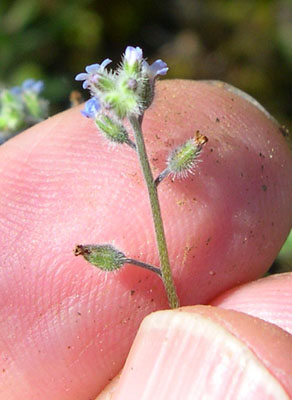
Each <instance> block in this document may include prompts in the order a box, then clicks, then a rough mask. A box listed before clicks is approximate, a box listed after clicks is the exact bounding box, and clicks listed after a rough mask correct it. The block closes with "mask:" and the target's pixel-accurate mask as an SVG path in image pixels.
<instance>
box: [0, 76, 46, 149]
mask: <svg viewBox="0 0 292 400" xmlns="http://www.w3.org/2000/svg"><path fill="white" fill-rule="evenodd" d="M42 90H43V82H42V81H36V80H34V79H26V80H25V81H24V82H23V83H22V85H21V86H14V87H13V88H11V89H3V90H0V144H2V143H3V142H5V141H6V140H8V139H9V138H10V137H12V136H14V135H16V134H17V133H19V132H21V131H23V130H24V129H26V128H29V127H30V126H32V125H35V124H37V123H38V122H41V121H42V120H44V119H46V118H47V117H48V101H47V100H45V99H44V98H43V97H42V96H41V92H42Z"/></svg>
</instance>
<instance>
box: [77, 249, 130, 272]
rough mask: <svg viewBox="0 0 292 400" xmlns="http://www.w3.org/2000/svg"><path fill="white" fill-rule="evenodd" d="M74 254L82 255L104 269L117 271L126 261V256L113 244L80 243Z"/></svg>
mask: <svg viewBox="0 0 292 400" xmlns="http://www.w3.org/2000/svg"><path fill="white" fill-rule="evenodd" d="M74 254H75V255H76V256H79V255H82V256H83V257H84V258H85V260H87V261H88V262H89V263H90V264H92V265H94V266H96V267H98V268H99V269H101V270H102V271H115V270H117V269H119V268H121V267H122V266H123V265H124V264H125V263H126V256H125V255H124V254H123V253H122V252H121V251H119V250H117V249H116V248H115V247H114V246H112V245H111V244H103V245H78V246H76V248H75V251H74Z"/></svg>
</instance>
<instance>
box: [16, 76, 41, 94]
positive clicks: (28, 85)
mask: <svg viewBox="0 0 292 400" xmlns="http://www.w3.org/2000/svg"><path fill="white" fill-rule="evenodd" d="M43 88H44V82H43V81H36V80H34V79H26V80H25V81H24V82H23V83H22V85H21V89H22V91H23V92H25V91H31V92H35V93H36V94H39V93H40V92H41V91H42V90H43Z"/></svg>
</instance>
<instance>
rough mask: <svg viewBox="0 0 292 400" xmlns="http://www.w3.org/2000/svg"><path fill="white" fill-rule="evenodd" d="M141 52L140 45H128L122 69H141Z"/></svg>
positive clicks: (134, 71) (127, 70) (133, 71)
mask: <svg viewBox="0 0 292 400" xmlns="http://www.w3.org/2000/svg"><path fill="white" fill-rule="evenodd" d="M142 60H143V52H142V49H141V48H140V47H132V46H128V47H127V48H126V50H125V54H124V60H123V69H124V70H125V71H126V72H128V73H130V74H131V73H137V72H139V71H140V69H141V62H142Z"/></svg>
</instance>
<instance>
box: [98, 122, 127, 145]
mask: <svg viewBox="0 0 292 400" xmlns="http://www.w3.org/2000/svg"><path fill="white" fill-rule="evenodd" d="M95 122H96V125H97V126H98V127H99V129H100V131H101V133H102V134H103V135H104V136H105V137H106V138H107V139H108V140H110V141H111V142H114V143H126V142H128V140H129V135H128V132H127V131H126V129H125V127H124V126H123V125H122V124H121V123H120V122H118V121H114V120H113V119H111V118H110V117H108V116H107V115H100V116H99V118H98V119H96V121H95Z"/></svg>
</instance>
